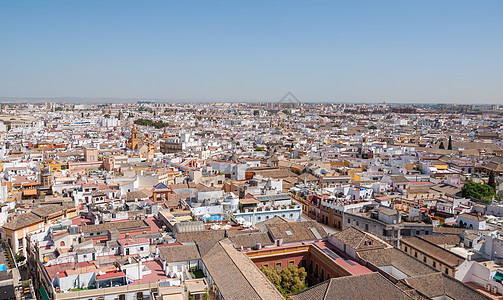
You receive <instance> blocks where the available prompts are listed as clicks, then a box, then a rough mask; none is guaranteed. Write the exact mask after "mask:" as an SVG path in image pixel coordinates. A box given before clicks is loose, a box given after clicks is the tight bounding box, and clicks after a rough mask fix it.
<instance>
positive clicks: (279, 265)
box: [276, 262, 281, 271]
mask: <svg viewBox="0 0 503 300" xmlns="http://www.w3.org/2000/svg"><path fill="white" fill-rule="evenodd" d="M276 271H281V263H280V262H277V263H276Z"/></svg>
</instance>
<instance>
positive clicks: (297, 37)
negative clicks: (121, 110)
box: [0, 0, 503, 104]
mask: <svg viewBox="0 0 503 300" xmlns="http://www.w3.org/2000/svg"><path fill="white" fill-rule="evenodd" d="M501 16H503V1H496V0H495V1H475V0H473V1H464V0H458V1H454V0H444V1H438V0H437V1H433V0H425V1H414V2H413V1H403V0H402V1H399V0H396V1H190V2H181V1H180V2H174V1H173V2H169V1H149V2H142V1H2V2H0V45H1V46H0V99H10V98H25V99H29V98H35V99H40V98H60V99H64V98H72V99H77V98H78V99H88V100H89V101H90V102H92V101H91V99H103V98H114V99H158V100H165V101H208V102H225V101H234V102H236V101H248V102H250V101H257V102H265V101H268V102H269V101H272V102H274V101H279V100H280V99H281V98H282V97H283V96H284V95H285V94H286V93H287V92H288V91H292V92H293V93H294V94H295V96H296V97H297V98H298V99H299V100H300V101H302V102H366V103H371V102H381V103H382V102H383V101H386V103H397V102H404V103H437V102H438V103H459V104H477V103H487V104H503V83H502V82H503V56H502V53H503V35H502V33H501V32H502V30H503V18H502V17H501ZM83 101H87V100H83Z"/></svg>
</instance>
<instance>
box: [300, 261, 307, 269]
mask: <svg viewBox="0 0 503 300" xmlns="http://www.w3.org/2000/svg"><path fill="white" fill-rule="evenodd" d="M299 267H301V268H305V267H306V260H305V259H303V260H301V261H300V264H299Z"/></svg>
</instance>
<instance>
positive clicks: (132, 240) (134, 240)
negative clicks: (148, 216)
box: [117, 238, 149, 246]
mask: <svg viewBox="0 0 503 300" xmlns="http://www.w3.org/2000/svg"><path fill="white" fill-rule="evenodd" d="M117 242H118V243H119V244H121V245H122V246H131V245H138V244H145V243H149V241H148V240H147V239H146V238H122V239H118V240H117Z"/></svg>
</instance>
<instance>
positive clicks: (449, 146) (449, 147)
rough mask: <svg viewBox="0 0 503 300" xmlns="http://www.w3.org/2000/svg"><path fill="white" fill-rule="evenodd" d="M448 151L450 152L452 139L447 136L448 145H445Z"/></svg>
mask: <svg viewBox="0 0 503 300" xmlns="http://www.w3.org/2000/svg"><path fill="white" fill-rule="evenodd" d="M447 149H448V150H452V137H451V136H449V144H448V145H447Z"/></svg>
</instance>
